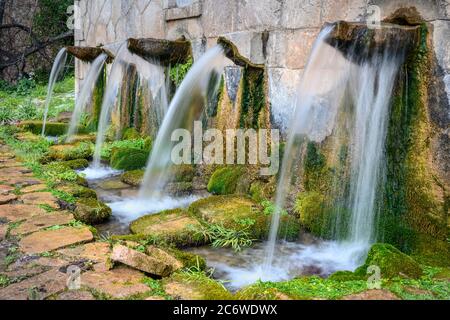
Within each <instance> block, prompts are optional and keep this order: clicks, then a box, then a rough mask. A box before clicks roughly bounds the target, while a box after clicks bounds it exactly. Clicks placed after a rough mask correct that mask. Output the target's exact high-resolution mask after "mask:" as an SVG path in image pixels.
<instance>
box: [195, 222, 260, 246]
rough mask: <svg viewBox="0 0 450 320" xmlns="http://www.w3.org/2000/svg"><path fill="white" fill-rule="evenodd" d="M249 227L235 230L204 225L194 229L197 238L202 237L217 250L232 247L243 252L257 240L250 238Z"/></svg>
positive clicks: (216, 225)
mask: <svg viewBox="0 0 450 320" xmlns="http://www.w3.org/2000/svg"><path fill="white" fill-rule="evenodd" d="M249 227H250V226H247V227H245V228H243V229H241V230H233V229H227V228H225V227H224V226H223V225H220V224H204V225H202V226H194V227H192V228H194V231H195V236H196V237H202V238H203V239H204V240H205V241H207V242H211V244H212V246H213V247H215V248H219V247H222V248H226V247H231V248H233V249H234V250H235V251H241V250H242V249H243V248H245V247H249V246H251V245H252V244H253V241H255V239H251V238H250V233H249V232H248V231H247V230H248V229H249Z"/></svg>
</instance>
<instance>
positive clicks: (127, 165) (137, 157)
mask: <svg viewBox="0 0 450 320" xmlns="http://www.w3.org/2000/svg"><path fill="white" fill-rule="evenodd" d="M149 154H150V152H149V151H148V150H142V149H136V148H115V149H113V150H112V152H111V161H110V164H111V167H113V168H114V169H117V170H125V171H130V170H137V169H142V168H144V167H145V165H146V164H147V159H148V156H149Z"/></svg>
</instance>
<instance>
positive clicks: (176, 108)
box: [139, 46, 225, 199]
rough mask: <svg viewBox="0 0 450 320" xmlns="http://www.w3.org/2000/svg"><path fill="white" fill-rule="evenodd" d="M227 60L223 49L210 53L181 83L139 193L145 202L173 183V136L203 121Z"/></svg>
mask: <svg viewBox="0 0 450 320" xmlns="http://www.w3.org/2000/svg"><path fill="white" fill-rule="evenodd" d="M224 59H225V58H224V55H223V49H222V48H221V47H220V46H216V47H214V48H212V49H210V50H208V51H207V52H206V53H205V54H204V55H203V56H202V57H201V58H200V59H199V60H198V61H197V62H196V63H195V64H194V65H193V66H192V68H191V70H190V71H189V72H188V74H187V75H186V78H185V79H184V80H183V82H182V83H181V85H180V87H179V89H178V90H177V92H176V94H175V96H174V98H173V100H172V102H171V103H170V107H169V110H168V111H167V114H166V116H165V117H164V120H163V123H162V125H161V128H160V129H159V131H158V135H157V137H156V140H155V143H154V145H153V150H152V153H151V155H150V159H149V162H148V164H147V168H146V170H145V175H144V180H143V183H142V186H141V189H140V191H139V197H140V198H141V199H146V198H151V197H158V196H160V195H161V194H160V193H161V191H162V189H163V188H164V187H165V185H166V183H167V181H168V180H169V179H170V168H171V165H172V161H171V152H172V146H173V142H171V135H172V132H173V131H174V130H176V129H180V128H184V129H188V130H189V129H191V128H192V126H193V123H194V121H195V120H198V119H199V117H200V115H201V114H202V113H203V110H204V108H205V105H206V100H207V96H208V88H209V87H210V81H211V78H212V75H213V74H214V73H219V74H222V72H223V66H224ZM216 78H217V77H216Z"/></svg>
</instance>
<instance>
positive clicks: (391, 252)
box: [355, 243, 423, 279]
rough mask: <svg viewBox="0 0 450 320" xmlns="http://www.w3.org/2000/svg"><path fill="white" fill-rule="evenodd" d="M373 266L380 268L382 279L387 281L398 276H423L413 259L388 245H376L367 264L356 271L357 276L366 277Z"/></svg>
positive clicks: (371, 249)
mask: <svg viewBox="0 0 450 320" xmlns="http://www.w3.org/2000/svg"><path fill="white" fill-rule="evenodd" d="M372 265H375V266H378V267H379V268H380V270H381V277H382V278H387V279H389V278H394V277H398V276H406V277H409V278H419V277H420V276H422V274H423V270H422V268H421V267H420V265H419V264H418V263H417V262H416V261H415V260H414V259H413V258H411V257H410V256H408V255H406V254H404V253H403V252H401V251H400V250H398V249H397V248H395V247H394V246H392V245H390V244H387V243H376V244H374V245H373V246H372V247H371V248H370V250H369V254H368V256H367V259H366V262H365V263H364V265H362V266H361V267H359V268H358V269H356V271H355V275H357V276H364V275H366V273H367V269H368V268H369V266H372Z"/></svg>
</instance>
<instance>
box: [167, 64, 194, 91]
mask: <svg viewBox="0 0 450 320" xmlns="http://www.w3.org/2000/svg"><path fill="white" fill-rule="evenodd" d="M192 64H193V61H192V58H189V60H188V61H187V62H186V63H184V64H181V63H179V64H176V65H175V66H173V67H171V68H170V80H172V82H173V83H174V84H175V85H176V86H177V87H179V86H180V84H181V82H183V80H184V78H185V77H186V74H187V73H188V71H189V69H191V67H192Z"/></svg>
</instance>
